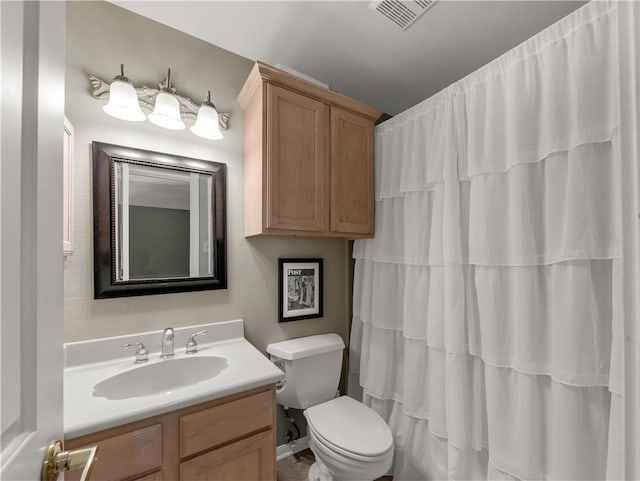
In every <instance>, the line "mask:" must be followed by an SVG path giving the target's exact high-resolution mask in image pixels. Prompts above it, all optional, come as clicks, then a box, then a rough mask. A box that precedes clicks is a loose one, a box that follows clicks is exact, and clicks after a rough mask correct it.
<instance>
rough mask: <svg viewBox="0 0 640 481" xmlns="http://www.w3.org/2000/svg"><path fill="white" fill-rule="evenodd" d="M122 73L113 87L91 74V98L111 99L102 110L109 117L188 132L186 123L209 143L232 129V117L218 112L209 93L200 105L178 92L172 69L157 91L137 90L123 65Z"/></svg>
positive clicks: (148, 89)
mask: <svg viewBox="0 0 640 481" xmlns="http://www.w3.org/2000/svg"><path fill="white" fill-rule="evenodd" d="M120 71H121V73H120V75H118V76H116V77H115V78H114V79H113V82H112V83H111V85H110V84H109V83H108V82H105V81H104V80H102V79H100V78H98V77H96V76H95V75H93V74H89V82H90V83H91V95H92V96H93V97H94V98H96V99H100V100H108V103H107V105H105V106H104V107H103V110H104V111H105V113H107V114H108V115H110V116H112V117H115V118H118V119H122V120H129V121H142V120H144V119H145V118H148V119H149V121H150V122H152V123H153V124H155V125H158V126H160V127H163V128H165V129H169V130H183V129H185V128H186V126H185V120H186V121H187V122H191V125H192V127H191V128H190V130H191V132H193V134H195V135H197V136H199V137H203V138H205V139H209V140H219V139H222V138H224V136H223V134H222V131H223V130H227V129H228V128H229V114H228V113H222V112H218V110H217V109H216V107H215V105H214V104H213V103H212V102H211V92H210V91H209V93H208V95H207V100H206V101H205V102H204V103H203V104H202V105H198V104H196V103H194V102H193V101H191V99H189V98H188V97H184V96H182V95H179V94H178V93H177V92H176V89H175V87H174V86H173V85H172V84H171V69H169V70H168V73H167V77H166V78H165V79H164V80H163V81H162V82H160V84H159V85H158V88H151V87H147V86H146V85H145V86H142V87H140V88H136V87H134V86H133V84H132V83H131V81H129V79H128V78H127V77H125V76H124V66H123V65H121V66H120ZM145 113H146V115H145ZM187 125H189V124H187Z"/></svg>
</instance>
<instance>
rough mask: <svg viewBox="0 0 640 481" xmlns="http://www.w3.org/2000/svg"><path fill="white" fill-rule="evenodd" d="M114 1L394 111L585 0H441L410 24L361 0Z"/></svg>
mask: <svg viewBox="0 0 640 481" xmlns="http://www.w3.org/2000/svg"><path fill="white" fill-rule="evenodd" d="M112 3H115V4H117V5H119V6H121V7H124V8H127V9H129V10H131V11H133V12H135V13H138V14H140V15H143V16H145V17H148V18H150V19H153V20H156V21H158V22H160V23H163V24H165V25H168V26H170V27H173V28H175V29H178V30H181V31H183V32H186V33H188V34H190V35H193V36H194V37H197V38H200V39H202V40H205V41H207V42H209V43H212V44H214V45H217V46H219V47H222V48H224V49H226V50H229V51H231V52H234V53H236V54H238V55H242V56H244V57H247V58H249V59H252V60H262V61H264V62H266V63H269V64H272V65H275V64H276V63H279V64H283V65H287V66H289V67H292V68H294V69H296V70H298V71H300V72H304V73H305V74H307V75H311V76H313V77H315V78H317V79H319V80H322V81H324V82H326V83H328V84H329V85H330V86H331V88H332V89H334V90H337V91H339V92H342V93H344V94H346V95H349V96H351V97H354V98H357V99H359V100H361V101H363V102H366V103H368V104H370V105H373V106H375V107H378V108H379V109H382V110H384V111H385V112H387V113H390V114H397V113H399V112H402V111H403V110H405V109H407V108H409V107H411V106H413V105H415V104H417V103H418V102H420V101H422V100H424V99H426V98H427V97H429V96H431V95H433V94H434V93H436V92H438V91H439V90H440V89H442V88H444V87H446V86H447V85H449V84H451V83H452V82H455V81H456V80H458V79H460V78H462V77H464V76H465V75H467V74H468V73H471V72H473V71H474V70H476V69H477V68H479V67H481V66H482V65H484V64H486V63H488V62H489V61H491V60H492V59H494V58H496V57H498V56H499V55H501V54H502V53H504V52H506V51H507V50H509V49H510V48H512V47H515V46H516V45H518V44H519V43H521V42H522V41H523V40H526V39H527V38H529V37H531V36H532V35H534V34H535V33H537V32H539V31H540V30H542V29H544V28H545V27H547V26H548V25H551V24H552V23H554V22H555V21H557V20H559V19H560V18H562V17H564V16H566V15H567V14H569V13H570V12H571V11H573V10H575V9H576V8H578V7H580V6H581V5H582V4H583V3H585V2H576V1H560V0H558V1H497V2H494V1H491V2H489V1H452V0H440V1H439V2H438V3H436V4H435V5H434V6H433V7H432V8H431V9H430V10H429V11H427V13H425V14H424V15H423V16H422V17H421V18H420V19H419V20H418V21H417V22H416V23H415V24H414V25H413V26H411V27H409V29H408V30H407V31H402V30H401V29H400V28H399V27H398V26H396V25H395V24H393V23H392V22H391V21H389V20H388V19H386V18H385V17H383V16H382V15H380V14H379V13H377V12H376V11H375V10H373V9H371V8H370V7H369V3H370V2H368V1H346V2H345V1H323V2H317V1H284V2H273V1H258V2H255V1H254V2H250V1H213V2H212V1H207V2H205V1H196V2H190V1H135V2H132V1H122V0H116V1H113V2H112Z"/></svg>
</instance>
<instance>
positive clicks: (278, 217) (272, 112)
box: [263, 84, 330, 232]
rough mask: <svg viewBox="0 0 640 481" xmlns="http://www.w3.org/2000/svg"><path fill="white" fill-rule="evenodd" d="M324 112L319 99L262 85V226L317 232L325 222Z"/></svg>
mask: <svg viewBox="0 0 640 481" xmlns="http://www.w3.org/2000/svg"><path fill="white" fill-rule="evenodd" d="M329 112H330V108H329V106H328V105H326V104H324V103H322V102H320V101H318V100H313V99H311V98H309V97H305V96H304V95H300V94H298V93H295V92H291V91H288V90H285V89H283V88H280V87H277V86H275V85H270V84H269V85H267V111H266V124H267V135H266V143H267V145H266V152H267V158H266V162H265V173H264V182H265V185H264V189H265V192H266V195H265V196H264V198H263V202H265V203H266V205H263V209H264V212H265V228H266V229H279V230H298V231H304V232H322V231H323V230H325V229H326V227H327V226H328V219H327V213H326V205H325V202H326V197H325V189H326V181H327V172H326V167H327V158H328V141H329V120H330V114H329Z"/></svg>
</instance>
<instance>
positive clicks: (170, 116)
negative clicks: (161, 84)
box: [147, 92, 186, 130]
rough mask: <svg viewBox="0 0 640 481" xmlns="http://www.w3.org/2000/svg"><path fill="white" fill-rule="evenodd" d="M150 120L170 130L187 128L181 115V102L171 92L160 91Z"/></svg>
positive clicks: (149, 117)
mask: <svg viewBox="0 0 640 481" xmlns="http://www.w3.org/2000/svg"><path fill="white" fill-rule="evenodd" d="M147 118H148V119H149V122H151V123H152V124H155V125H157V126H158V127H162V128H164V129H169V130H183V129H185V127H186V126H185V125H184V122H183V121H182V118H181V117H180V104H179V103H178V99H177V98H176V97H175V96H174V95H173V94H171V93H169V92H160V93H158V96H157V97H156V105H155V107H154V109H153V112H151V113H150V114H149V115H147Z"/></svg>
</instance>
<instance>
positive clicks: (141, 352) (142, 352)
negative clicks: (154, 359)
mask: <svg viewBox="0 0 640 481" xmlns="http://www.w3.org/2000/svg"><path fill="white" fill-rule="evenodd" d="M122 347H124V348H125V349H129V348H130V347H137V348H138V349H137V351H136V364H140V363H142V362H147V361H148V360H149V351H147V348H146V347H144V344H142V343H141V342H133V343H126V344H123V345H122Z"/></svg>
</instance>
